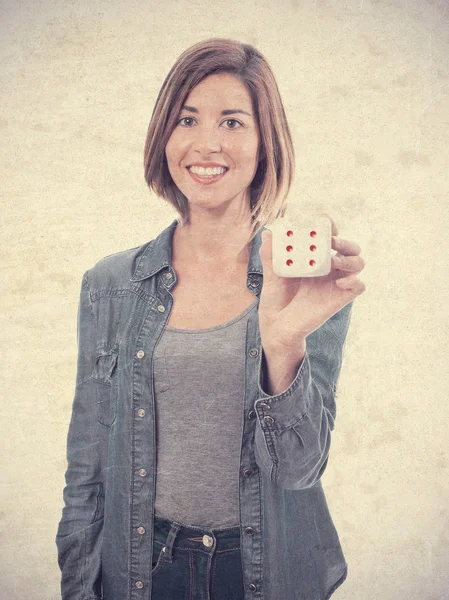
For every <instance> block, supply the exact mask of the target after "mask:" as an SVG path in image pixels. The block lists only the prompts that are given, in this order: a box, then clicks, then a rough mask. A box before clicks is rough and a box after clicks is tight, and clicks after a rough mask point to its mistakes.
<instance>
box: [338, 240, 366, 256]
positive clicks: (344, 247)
mask: <svg viewBox="0 0 449 600" xmlns="http://www.w3.org/2000/svg"><path fill="white" fill-rule="evenodd" d="M331 247H332V249H333V250H337V252H340V253H341V254H344V255H346V256H357V255H359V254H360V252H361V248H360V246H359V245H358V244H357V243H356V242H353V241H352V240H345V239H343V238H339V237H332V244H331Z"/></svg>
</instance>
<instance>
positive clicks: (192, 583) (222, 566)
mask: <svg viewBox="0 0 449 600" xmlns="http://www.w3.org/2000/svg"><path fill="white" fill-rule="evenodd" d="M152 582H153V583H152V591H151V597H152V600H243V597H244V589H243V569H242V558H241V552H240V528H239V527H238V526H237V527H227V528H223V529H211V528H209V527H196V526H195V527H194V526H191V525H185V524H183V523H179V522H177V521H169V520H167V519H163V518H160V517H157V516H156V515H155V520H154V541H153V564H152Z"/></svg>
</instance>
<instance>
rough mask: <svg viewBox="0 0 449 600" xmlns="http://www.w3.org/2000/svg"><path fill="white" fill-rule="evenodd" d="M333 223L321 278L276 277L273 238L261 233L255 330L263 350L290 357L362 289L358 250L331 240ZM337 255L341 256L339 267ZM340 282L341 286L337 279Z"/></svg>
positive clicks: (334, 231)
mask: <svg viewBox="0 0 449 600" xmlns="http://www.w3.org/2000/svg"><path fill="white" fill-rule="evenodd" d="M322 216H325V217H327V218H328V219H330V220H331V223H332V244H331V247H332V249H333V250H336V251H337V254H336V255H335V256H332V264H331V271H330V273H329V274H328V275H325V276H321V277H280V276H279V275H276V274H275V273H274V272H273V263H272V234H271V231H265V232H264V234H263V236H262V245H261V246H260V250H259V254H260V259H261V261H262V267H263V287H262V292H261V295H260V302H259V329H260V335H261V339H262V344H263V348H264V351H265V352H267V350H271V351H272V352H286V353H288V354H291V355H294V353H295V352H298V348H301V345H303V344H304V343H305V338H306V336H308V335H309V334H310V333H312V332H313V331H315V330H316V329H318V328H319V327H321V325H323V323H325V322H326V321H327V320H328V319H330V317H332V315H334V314H335V313H337V312H338V311H339V310H340V309H341V308H343V306H345V305H346V304H348V303H349V302H351V301H352V300H354V298H356V297H357V296H359V295H360V294H362V293H363V292H364V291H365V289H366V286H365V284H364V283H363V281H361V280H360V279H358V278H357V277H356V275H357V274H358V273H360V271H361V270H362V269H363V268H364V267H365V262H364V260H363V258H362V257H361V256H360V246H359V245H358V244H356V243H355V242H352V241H350V240H344V239H342V238H338V237H335V236H337V235H338V229H337V226H336V224H335V223H334V221H333V220H332V219H331V217H329V215H327V214H326V213H322ZM336 257H340V258H341V261H342V262H341V263H338V262H337V260H336ZM341 278H343V282H342V284H341V285H340V284H337V283H335V281H336V280H337V279H341Z"/></svg>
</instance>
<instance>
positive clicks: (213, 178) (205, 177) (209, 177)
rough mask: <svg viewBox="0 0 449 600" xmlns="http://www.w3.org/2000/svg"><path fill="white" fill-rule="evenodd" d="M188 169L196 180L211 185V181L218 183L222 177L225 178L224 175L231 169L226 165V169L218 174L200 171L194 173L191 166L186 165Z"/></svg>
mask: <svg viewBox="0 0 449 600" xmlns="http://www.w3.org/2000/svg"><path fill="white" fill-rule="evenodd" d="M186 169H187V171H188V172H189V173H190V176H191V177H192V179H193V180H194V181H196V182H197V183H201V184H203V185H210V184H211V183H216V182H217V181H220V179H223V177H224V176H225V175H226V173H227V172H228V171H229V169H228V168H227V167H224V169H225V170H224V171H223V173H219V174H218V175H199V174H198V173H194V172H193V171H191V170H190V167H186Z"/></svg>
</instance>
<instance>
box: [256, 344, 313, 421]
mask: <svg viewBox="0 0 449 600" xmlns="http://www.w3.org/2000/svg"><path fill="white" fill-rule="evenodd" d="M262 359H263V356H262V353H261V356H260V360H259V377H258V382H257V383H258V391H259V398H258V399H257V400H256V402H255V404H254V407H255V409H256V411H257V413H258V415H259V417H260V420H261V424H262V426H263V427H266V428H267V429H270V424H273V423H274V424H275V428H276V429H279V428H280V429H284V428H287V427H291V426H292V425H294V424H295V423H297V422H298V420H300V419H301V418H302V417H303V416H304V415H305V414H306V413H307V411H308V405H309V390H310V387H311V385H312V381H311V369H310V360H309V354H308V352H307V346H306V351H305V354H304V357H303V359H302V362H301V364H300V365H299V367H298V371H297V373H296V376H295V378H294V379H293V381H292V382H291V384H290V385H289V386H288V388H287V389H286V390H284V391H283V392H281V393H280V394H275V395H274V396H270V395H269V394H267V393H266V392H264V390H263V389H262V384H263V382H264V378H263V375H264V370H263V365H262ZM271 428H272V427H271Z"/></svg>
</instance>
